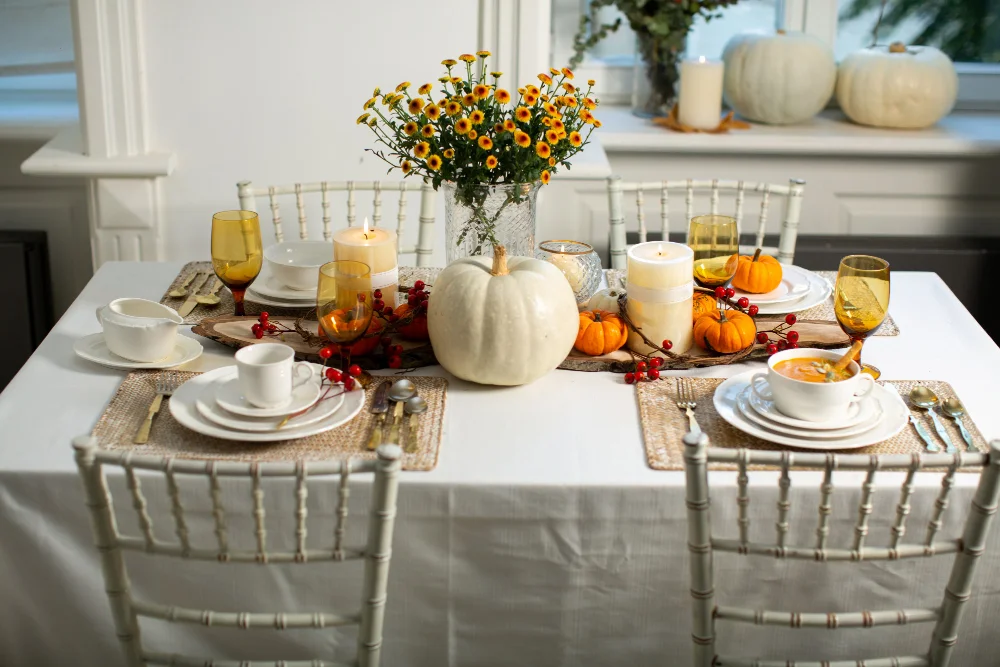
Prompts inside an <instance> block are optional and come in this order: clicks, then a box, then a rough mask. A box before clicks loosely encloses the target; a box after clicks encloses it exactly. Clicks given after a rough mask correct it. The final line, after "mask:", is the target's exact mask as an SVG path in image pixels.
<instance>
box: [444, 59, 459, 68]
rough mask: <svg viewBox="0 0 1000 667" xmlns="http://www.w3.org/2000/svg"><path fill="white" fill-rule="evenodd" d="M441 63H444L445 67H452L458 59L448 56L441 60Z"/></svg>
mask: <svg viewBox="0 0 1000 667" xmlns="http://www.w3.org/2000/svg"><path fill="white" fill-rule="evenodd" d="M441 64H442V65H444V66H445V67H454V66H455V65H457V64H458V61H457V60H452V59H451V58H448V59H447V60H442V61H441Z"/></svg>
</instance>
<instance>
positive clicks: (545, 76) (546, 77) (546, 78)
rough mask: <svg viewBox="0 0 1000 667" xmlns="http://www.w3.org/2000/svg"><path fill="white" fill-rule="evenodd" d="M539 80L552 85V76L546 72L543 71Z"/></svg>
mask: <svg viewBox="0 0 1000 667" xmlns="http://www.w3.org/2000/svg"><path fill="white" fill-rule="evenodd" d="M538 80H539V81H541V82H542V83H544V84H545V85H546V86H551V85H552V77H551V76H549V75H548V74H546V73H545V72H542V73H541V74H539V75H538Z"/></svg>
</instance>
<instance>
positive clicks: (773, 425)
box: [736, 387, 882, 440]
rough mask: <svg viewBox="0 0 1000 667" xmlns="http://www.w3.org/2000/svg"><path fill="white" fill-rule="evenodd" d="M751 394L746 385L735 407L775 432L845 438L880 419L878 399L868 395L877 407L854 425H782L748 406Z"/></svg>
mask: <svg viewBox="0 0 1000 667" xmlns="http://www.w3.org/2000/svg"><path fill="white" fill-rule="evenodd" d="M750 395H751V392H750V387H747V388H746V389H744V390H743V391H742V392H740V395H739V396H737V397H736V407H737V408H739V410H740V412H741V413H742V414H743V416H744V417H746V418H747V419H749V420H750V421H752V422H753V423H755V424H757V425H758V426H761V427H763V428H766V429H768V430H769V431H774V432H775V433H783V434H784V435H795V436H800V437H812V438H818V439H821V440H822V439H827V438H846V437H848V436H851V435H858V434H859V433H864V432H865V431H867V430H869V429H872V428H874V427H875V425H876V424H878V422H879V420H880V419H882V406H881V405H880V404H879V402H878V401H876V400H874V399H872V398H870V397H869V399H868V400H869V402H870V403H872V404H874V405H875V406H877V409H876V410H875V412H874V413H873V414H871V415H870V416H869V418H868V419H866V420H865V421H863V422H861V423H859V424H855V425H854V426H848V427H845V428H831V429H826V430H819V429H801V428H796V427H794V426H784V425H782V424H779V423H778V422H773V421H771V420H769V419H767V418H765V417H762V416H761V415H760V414H759V413H758V412H757V411H756V410H754V409H753V408H752V407H750V402H749V396H750Z"/></svg>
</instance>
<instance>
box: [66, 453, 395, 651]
mask: <svg viewBox="0 0 1000 667" xmlns="http://www.w3.org/2000/svg"><path fill="white" fill-rule="evenodd" d="M73 448H74V449H75V456H76V463H77V466H78V468H79V470H80V477H81V478H82V480H83V486H84V490H85V492H86V497H87V507H88V508H89V509H90V516H91V526H92V528H93V534H94V542H95V545H96V546H97V550H98V551H99V552H100V557H101V571H102V573H103V575H104V582H105V589H106V591H107V594H108V601H109V602H110V604H111V615H112V617H113V620H114V625H115V632H116V634H117V635H118V640H119V642H120V643H121V646H122V650H123V651H124V653H125V657H126V661H127V664H128V665H129V667H140V666H145V665H171V666H173V665H178V666H189V667H195V666H197V667H242V666H243V665H251V664H252V665H264V664H267V665H274V666H275V667H320V666H323V667H346V664H350V665H360V666H361V667H378V665H379V660H380V656H381V648H382V622H383V616H384V614H385V604H386V587H387V582H388V579H389V558H390V556H391V553H392V534H393V527H394V523H395V517H396V492H397V484H398V477H399V470H400V457H401V455H402V454H401V450H400V448H399V447H397V446H396V445H383V446H381V447H379V449H378V452H377V454H378V457H377V458H376V459H375V460H365V461H353V462H352V461H350V460H348V461H343V462H340V461H322V462H288V463H260V464H257V463H241V462H233V461H198V460H191V459H175V458H171V457H159V456H149V455H139V454H134V453H133V452H131V451H129V452H117V451H110V450H106V449H99V448H98V447H97V441H96V438H93V437H91V436H81V437H79V438H76V439H75V440H74V441H73ZM108 467H111V468H119V469H121V470H122V471H123V472H124V474H125V482H126V486H127V488H128V495H129V496H130V498H129V502H125V503H123V505H129V504H131V506H132V508H133V509H134V510H135V514H136V516H137V519H138V526H139V528H140V530H141V533H142V535H141V536H132V535H125V534H122V533H121V532H119V529H118V523H117V520H116V517H115V505H114V502H113V498H112V494H111V492H110V490H109V487H108V484H107V478H106V476H105V468H108ZM137 471H147V472H154V473H162V475H163V476H164V478H165V482H166V489H167V493H168V495H169V497H170V506H171V514H172V515H173V532H174V533H175V535H176V536H177V541H176V542H173V541H164V540H162V539H157V537H155V536H154V530H153V519H152V517H151V515H150V512H149V510H148V501H147V499H146V497H145V496H144V495H143V492H142V479H143V477H144V476H140V475H138V474H137ZM366 473H374V483H373V485H372V498H371V504H370V508H369V518H368V538H367V545H366V546H364V547H363V548H362V547H350V546H348V545H346V544H343V539H344V534H345V530H346V525H347V514H348V513H347V499H348V495H349V487H348V481H349V480H350V479H351V478H352V477H354V476H357V475H363V474H366ZM180 476H189V477H201V478H204V480H205V481H206V489H207V493H208V496H209V499H210V500H211V506H212V512H211V513H212V516H213V521H214V531H213V532H214V539H212V541H214V542H215V543H216V545H217V546H216V547H214V548H207V547H205V546H194V545H193V544H192V542H193V540H192V536H191V534H190V533H191V530H190V529H189V527H188V523H187V519H186V518H185V508H184V506H183V504H182V502H181V493H180V490H179V486H178V477H180ZM329 476H336V477H338V478H339V487H338V500H337V509H336V524H335V526H334V529H333V531H332V535H333V540H332V541H333V544H332V545H330V546H325V547H323V548H317V547H311V546H309V545H308V544H307V533H308V531H307V529H306V522H307V510H306V499H307V497H308V487H307V482H308V480H309V479H311V478H317V477H329ZM223 477H225V478H238V479H241V480H244V481H245V482H248V483H249V489H248V490H249V491H250V496H251V501H252V503H253V512H252V514H253V524H254V529H253V539H254V541H255V544H256V549H253V550H249V549H247V550H240V549H237V548H233V546H232V545H233V544H235V543H236V542H237V538H238V537H239V536H238V535H236V534H235V533H234V531H233V530H232V529H231V528H230V527H229V526H228V525H227V519H226V516H227V512H226V509H225V508H224V507H223V504H222V497H223V493H222V486H221V484H220V478H223ZM262 478H278V479H279V480H281V481H285V482H288V483H287V485H285V486H287V488H288V491H289V493H292V494H294V495H293V497H294V498H295V506H296V509H295V516H294V521H291V520H290V521H289V522H288V524H289V525H290V526H291V527H292V528H293V530H294V533H293V534H292V533H290V536H292V537H293V538H294V543H295V545H296V546H295V550H294V551H280V550H268V546H267V543H268V531H267V529H266V528H265V519H266V516H265V510H264V491H263V488H262V484H261V480H262ZM147 479H148V478H147ZM289 519H292V517H289ZM272 530H273V522H272ZM271 541H272V543H273V542H274V541H275V539H274V537H273V536H272V538H271ZM314 541H315V538H314ZM125 551H137V552H142V553H146V554H157V555H161V556H166V557H173V558H180V559H192V560H202V561H217V562H219V563H259V564H261V565H262V566H269V565H272V564H299V563H316V562H329V563H338V562H346V561H357V560H362V559H363V560H364V583H363V585H362V590H361V609H360V610H358V611H352V612H349V613H335V612H308V613H294V612H287V613H286V612H234V611H217V610H208V609H194V608H187V607H178V606H168V605H164V604H160V603H157V602H153V601H150V600H142V599H138V598H136V597H134V596H133V595H132V586H131V582H130V580H129V575H128V572H127V571H126V568H125V559H124V552H125ZM140 617H145V618H155V619H160V620H163V621H169V622H174V623H192V624H199V625H205V626H213V627H224V628H242V629H254V628H274V629H278V630H285V629H311V630H323V629H324V628H330V627H337V626H349V625H357V626H359V630H358V642H357V660H356V661H353V662H351V663H346V664H345V663H340V662H332V661H329V660H322V659H317V660H301V661H291V660H289V661H277V662H275V661H268V662H256V661H255V662H248V661H241V660H231V659H230V660H219V659H211V658H204V657H189V656H184V655H179V654H168V653H158V652H152V651H147V650H146V649H145V648H144V647H143V644H142V637H141V633H140V629H139V618H140Z"/></svg>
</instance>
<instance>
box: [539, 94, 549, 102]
mask: <svg viewBox="0 0 1000 667" xmlns="http://www.w3.org/2000/svg"><path fill="white" fill-rule="evenodd" d="M541 98H542V101H543V102H548V101H549V96H548V95H542V96H541Z"/></svg>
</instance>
